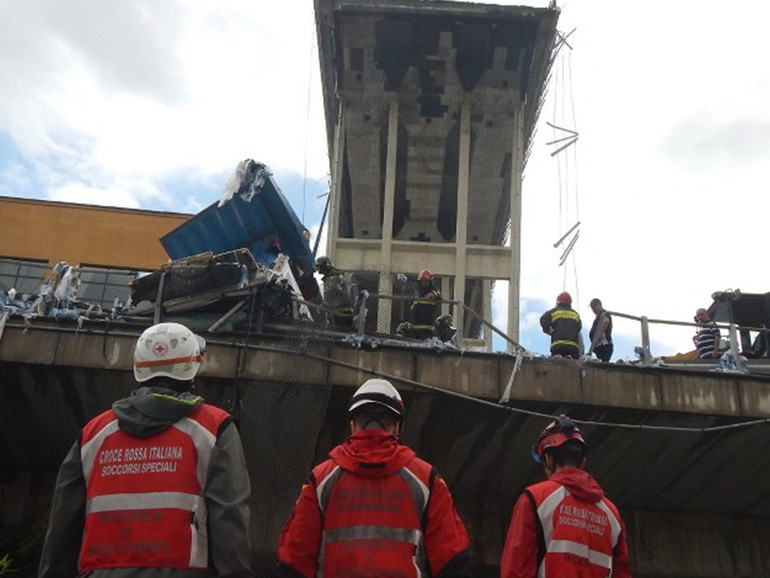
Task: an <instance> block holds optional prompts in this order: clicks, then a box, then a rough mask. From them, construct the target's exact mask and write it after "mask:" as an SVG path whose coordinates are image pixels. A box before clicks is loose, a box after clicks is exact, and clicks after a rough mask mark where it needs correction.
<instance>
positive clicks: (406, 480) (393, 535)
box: [277, 379, 471, 578]
mask: <svg viewBox="0 0 770 578" xmlns="http://www.w3.org/2000/svg"><path fill="white" fill-rule="evenodd" d="M404 413H405V409H404V403H403V401H402V400H401V396H400V395H399V393H398V391H397V390H396V388H395V387H393V385H391V383H390V382H389V381H386V380H384V379H370V380H368V381H367V382H366V383H364V384H363V385H362V386H361V387H359V388H358V390H357V391H356V392H355V394H354V395H353V398H352V399H351V401H350V405H349V409H348V417H349V419H350V430H351V435H350V437H349V438H347V440H345V442H343V443H342V444H340V445H338V446H337V447H335V448H334V449H332V451H331V452H330V453H329V456H330V459H328V460H326V461H325V462H323V463H322V464H320V465H319V466H317V467H316V468H314V469H313V471H312V472H311V474H310V476H309V480H308V482H307V483H306V484H305V485H304V486H302V490H301V491H300V495H299V498H298V500H297V503H296V505H295V507H294V511H293V513H292V514H291V517H290V518H289V520H288V522H287V523H286V525H285V526H284V528H283V531H282V532H281V539H280V546H279V548H278V560H279V566H278V573H277V574H278V576H279V577H280V578H298V577H305V578H313V577H315V576H400V577H403V578H410V577H411V578H417V577H420V576H433V577H437V578H461V577H462V578H464V577H468V576H470V575H471V559H470V556H469V553H468V546H469V540H468V534H467V533H466V531H465V526H464V525H463V523H462V521H461V520H460V517H459V516H458V514H457V511H456V510H455V507H454V502H453V500H452V496H451V495H450V493H449V489H448V488H447V485H446V483H445V482H444V480H443V479H442V478H441V477H440V476H439V475H438V473H437V472H436V470H435V468H434V467H433V466H431V465H430V464H429V463H427V462H424V461H423V460H421V459H419V458H418V457H416V456H415V453H414V452H413V451H412V450H411V449H410V448H408V447H407V446H405V445H403V444H401V443H400V441H399V439H398V436H399V434H400V433H401V428H402V425H403V420H404Z"/></svg>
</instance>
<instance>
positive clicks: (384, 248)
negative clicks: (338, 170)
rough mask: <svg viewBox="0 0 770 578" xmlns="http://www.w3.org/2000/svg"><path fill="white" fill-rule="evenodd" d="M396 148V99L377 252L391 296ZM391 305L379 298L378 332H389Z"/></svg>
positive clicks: (383, 290)
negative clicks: (380, 235) (378, 249)
mask: <svg viewBox="0 0 770 578" xmlns="http://www.w3.org/2000/svg"><path fill="white" fill-rule="evenodd" d="M396 145H398V100H396V99H394V100H391V101H390V114H389V115H388V150H387V157H386V159H385V198H384V200H383V207H382V245H381V249H380V283H379V288H378V292H379V293H380V294H381V295H392V294H393V281H392V280H391V277H390V271H391V269H392V267H391V263H390V261H391V253H392V247H393V204H394V199H395V197H396V150H397V149H396ZM392 306H393V303H392V302H391V301H389V300H387V299H380V302H379V305H378V307H377V331H379V332H381V333H390V332H391V327H390V316H391V309H392Z"/></svg>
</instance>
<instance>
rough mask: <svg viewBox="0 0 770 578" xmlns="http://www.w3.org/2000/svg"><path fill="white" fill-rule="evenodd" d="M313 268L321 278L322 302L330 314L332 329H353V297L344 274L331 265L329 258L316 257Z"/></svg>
mask: <svg viewBox="0 0 770 578" xmlns="http://www.w3.org/2000/svg"><path fill="white" fill-rule="evenodd" d="M315 267H316V269H317V270H318V272H319V273H320V274H321V275H322V276H323V277H322V279H321V281H322V282H323V287H324V296H323V301H324V305H326V307H327V309H329V310H330V311H331V313H332V321H333V326H334V328H340V329H352V328H353V297H352V296H351V295H350V288H349V287H348V284H347V281H346V280H345V274H344V273H343V272H342V271H340V270H339V269H337V268H336V267H335V266H334V265H332V261H331V259H329V257H318V259H316V261H315Z"/></svg>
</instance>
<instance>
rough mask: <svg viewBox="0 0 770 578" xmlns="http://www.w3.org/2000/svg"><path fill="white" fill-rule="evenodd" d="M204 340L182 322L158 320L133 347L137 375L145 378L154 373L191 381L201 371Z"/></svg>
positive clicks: (141, 378)
mask: <svg viewBox="0 0 770 578" xmlns="http://www.w3.org/2000/svg"><path fill="white" fill-rule="evenodd" d="M205 343H206V342H205V341H204V340H203V338H202V337H199V336H197V335H195V334H194V333H193V332H192V331H190V330H189V329H187V327H185V326H184V325H180V324H179V323H158V324H157V325H153V326H152V327H150V328H149V329H146V330H145V331H144V333H142V335H140V336H139V339H138V340H137V342H136V349H135V350H134V377H135V378H136V381H138V382H140V383H141V382H143V381H147V380H148V379H152V378H153V377H161V376H164V377H170V378H171V379H178V380H179V381H190V380H191V379H192V378H193V377H195V375H196V374H197V373H198V369H200V366H201V361H202V360H203V350H204V349H205Z"/></svg>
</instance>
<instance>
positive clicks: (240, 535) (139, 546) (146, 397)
mask: <svg viewBox="0 0 770 578" xmlns="http://www.w3.org/2000/svg"><path fill="white" fill-rule="evenodd" d="M204 347H205V343H204V342H203V340H202V339H201V338H199V337H198V336H197V335H195V334H193V333H192V332H191V331H190V330H189V329H187V328H186V327H185V326H183V325H180V324H178V323H160V324H157V325H154V326H152V327H150V328H149V329H147V330H146V331H144V333H142V335H141V336H140V337H139V340H138V341H137V343H136V348H135V352H134V377H135V378H136V381H138V382H139V383H140V384H142V387H140V388H139V389H137V390H135V391H134V392H133V393H132V394H131V396H130V397H127V398H125V399H121V400H118V401H116V402H115V403H113V404H112V409H109V410H107V411H105V412H104V413H102V414H100V415H98V416H97V417H95V418H94V419H92V420H91V421H89V422H88V424H86V426H85V427H84V428H83V430H82V431H81V434H80V437H79V439H78V440H77V441H76V442H75V444H74V445H73V446H72V449H71V450H70V452H69V454H68V455H67V457H66V458H65V460H64V463H63V464H62V466H61V468H60V469H59V475H58V478H57V480H56V488H55V490H54V495H53V503H52V505H51V516H50V521H49V526H48V531H47V533H46V537H45V542H44V545H43V552H42V556H41V559H40V567H39V573H38V576H39V578H54V577H55V578H59V577H74V576H79V575H88V576H92V577H93V578H129V577H130V578H144V577H148V578H149V577H153V578H156V577H162V578H193V577H196V576H197V577H201V576H221V577H229V578H242V577H243V578H246V577H251V576H252V572H251V569H250V548H249V537H248V535H249V534H248V531H249V497H250V493H251V485H250V483H249V476H248V471H247V469H246V460H245V459H244V455H243V449H242V446H241V439H240V436H239V435H238V430H237V429H236V427H235V424H234V423H233V420H232V418H231V417H230V415H228V414H227V412H225V411H224V410H221V409H219V408H217V407H214V406H212V405H208V404H206V403H203V398H201V397H200V396H197V395H194V394H192V393H191V389H192V386H193V379H194V377H195V375H196V374H197V373H198V370H199V368H200V366H201V362H202V358H203V348H204Z"/></svg>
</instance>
